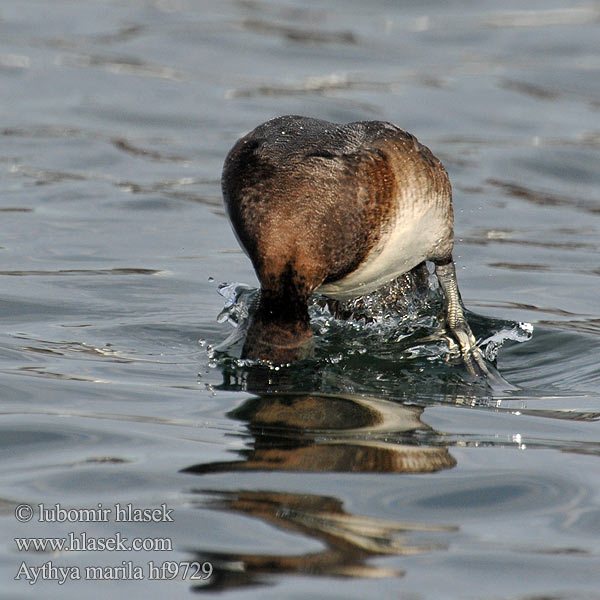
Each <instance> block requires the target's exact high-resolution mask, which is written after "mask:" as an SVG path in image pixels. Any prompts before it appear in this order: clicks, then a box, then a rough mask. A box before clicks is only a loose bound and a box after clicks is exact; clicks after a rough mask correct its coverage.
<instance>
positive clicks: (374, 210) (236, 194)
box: [222, 116, 472, 362]
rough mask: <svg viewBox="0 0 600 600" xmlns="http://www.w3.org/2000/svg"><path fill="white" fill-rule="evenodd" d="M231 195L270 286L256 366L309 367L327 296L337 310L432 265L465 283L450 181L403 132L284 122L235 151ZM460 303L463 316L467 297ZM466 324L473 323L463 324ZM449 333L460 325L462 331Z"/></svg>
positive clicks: (256, 327) (251, 340)
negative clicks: (317, 312)
mask: <svg viewBox="0 0 600 600" xmlns="http://www.w3.org/2000/svg"><path fill="white" fill-rule="evenodd" d="M222 187H223V196H224V200H225V206H226V208H227V211H228V214H229V217H230V219H231V222H232V225H233V228H234V231H235V233H236V235H237V237H238V240H239V241H240V244H241V245H242V247H243V248H244V250H245V251H246V253H247V254H248V256H249V257H250V259H251V260H252V264H253V265H254V269H255V271H256V273H257V276H258V279H259V281H260V284H261V294H260V300H259V303H258V306H257V308H256V311H255V312H254V314H253V316H252V318H251V323H250V326H249V330H248V334H247V339H246V343H245V347H244V351H243V353H244V355H245V356H247V357H249V358H261V359H267V360H273V361H278V362H288V361H290V360H295V359H297V358H301V357H302V356H304V355H305V354H306V352H307V350H308V347H309V344H310V341H311V333H310V324H309V317H308V308H307V303H308V298H309V296H310V295H311V294H312V293H313V292H315V291H317V290H318V291H319V292H321V293H323V294H325V295H327V296H330V297H332V298H338V299H347V298H352V297H356V296H362V295H365V294H367V293H369V292H371V291H373V290H375V289H377V288H379V287H380V286H382V285H384V284H386V283H388V282H389V281H391V280H392V279H394V278H395V277H397V276H399V275H401V274H402V273H405V272H407V271H410V270H411V269H413V268H415V267H417V266H418V265H420V264H421V263H423V261H425V260H431V261H433V262H434V263H435V264H436V266H440V268H441V270H443V269H444V268H445V269H446V271H447V270H448V269H449V267H448V266H447V265H451V266H452V268H451V269H450V271H451V273H449V275H448V277H446V278H445V279H446V280H448V281H450V280H453V281H454V283H455V276H454V269H453V265H452V247H453V212H452V199H451V187H450V182H449V179H448V175H447V173H446V171H445V169H444V167H443V166H442V164H441V163H440V161H439V160H437V159H436V158H435V157H434V156H433V154H432V153H431V152H430V151H429V149H428V148H426V147H425V146H423V145H422V144H420V143H419V142H418V141H417V140H416V138H415V137H414V136H412V135H411V134H409V133H407V132H405V131H403V130H401V129H399V128H398V127H396V126H395V125H392V124H390V123H384V122H380V121H365V122H356V123H349V124H346V125H338V124H335V123H330V122H327V121H322V120H317V119H311V118H306V117H299V116H285V117H279V118H276V119H273V120H271V121H268V122H267V123H264V124H262V125H259V126H258V127H257V128H256V129H254V130H253V131H252V132H250V133H249V134H248V135H246V136H245V137H243V138H242V139H240V140H239V141H238V142H237V143H236V144H235V146H234V147H233V148H232V150H231V151H230V153H229V155H228V156H227V159H226V161H225V166H224V169H223V177H222ZM438 276H439V273H438ZM440 282H441V283H442V287H443V288H444V282H442V281H441V280H440ZM444 289H445V288H444ZM450 292H451V293H454V291H453V290H450ZM447 295H448V294H447ZM455 296H456V298H455V301H454V302H453V303H451V304H453V305H452V306H451V307H450V308H451V310H453V311H454V312H456V307H455V306H454V305H456V306H459V307H460V298H459V295H458V288H457V287H456V291H455ZM457 318H458V320H459V321H461V323H462V322H463V321H464V318H463V317H462V312H460V315H458V317H457ZM450 321H452V317H451V315H449V319H448V323H449V326H450V328H451V329H452V325H451V324H450ZM466 327H467V328H468V325H467V326H466ZM468 335H469V336H470V337H471V338H472V336H471V334H470V330H469V331H468ZM461 347H462V344H461Z"/></svg>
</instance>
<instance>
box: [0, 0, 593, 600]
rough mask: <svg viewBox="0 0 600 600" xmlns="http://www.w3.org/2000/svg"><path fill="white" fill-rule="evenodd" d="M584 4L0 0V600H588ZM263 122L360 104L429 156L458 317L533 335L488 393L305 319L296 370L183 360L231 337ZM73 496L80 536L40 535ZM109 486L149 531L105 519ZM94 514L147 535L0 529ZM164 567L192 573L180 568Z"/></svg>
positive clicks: (589, 42)
mask: <svg viewBox="0 0 600 600" xmlns="http://www.w3.org/2000/svg"><path fill="white" fill-rule="evenodd" d="M599 17H600V12H599V11H598V7H597V6H596V5H595V4H594V3H588V2H585V1H575V2H569V3H564V2H563V3H560V2H555V1H552V0H547V1H545V2H530V3H528V4H527V6H526V7H524V5H523V4H522V3H518V2H514V1H513V2H508V3H507V2H498V1H493V0H487V1H485V2H461V3H452V4H448V3H443V2H437V1H431V2H427V3H424V4H423V3H417V4H408V3H398V2H388V1H386V0H376V1H372V2H369V3H364V2H355V1H354V0H347V1H346V2H341V1H340V0H327V1H326V2H323V1H319V2H317V1H316V0H315V1H309V2H299V1H297V0H288V1H280V2H275V1H270V2H269V1H257V2H254V1H251V2H243V1H240V2H229V1H221V2H216V1H214V2H211V1H208V0H206V1H203V2H193V1H192V0H153V1H152V0H128V1H126V2H105V1H102V2H101V1H96V0H87V1H85V2H78V3H72V2H67V1H66V0H55V1H54V2H51V3H50V2H42V1H35V0H31V1H29V2H17V1H14V0H13V1H9V0H3V1H1V2H0V78H1V86H0V117H1V118H0V170H1V174H2V176H1V179H0V181H1V190H2V193H1V194H0V212H1V213H2V215H1V221H0V226H1V232H2V235H1V237H0V240H1V241H0V246H1V249H0V321H1V322H2V328H1V331H0V382H1V385H2V387H1V389H2V396H1V398H2V405H1V406H2V419H1V421H0V427H1V435H0V445H1V446H2V450H3V460H2V464H1V467H0V468H1V469H2V479H1V482H2V483H1V486H2V487H1V492H0V494H1V495H0V498H1V500H0V508H1V511H0V517H1V521H2V531H3V532H4V537H3V544H2V546H1V550H0V565H1V567H2V571H3V582H4V583H3V591H4V593H5V595H6V597H10V598H33V597H39V596H42V597H50V598H52V597H58V596H59V595H60V597H61V598H74V597H81V596H84V597H86V598H87V597H89V598H96V597H98V598H100V597H106V596H107V595H117V594H118V597H125V596H127V597H129V598H147V597H151V598H154V597H157V598H163V597H173V598H179V597H187V596H189V595H190V594H191V593H193V592H203V593H205V594H210V593H211V592H214V591H217V590H220V591H221V592H222V594H221V595H222V596H224V597H231V598H244V599H247V598H255V597H256V598H258V597H260V598H339V597H345V598H365V597H368V596H371V595H373V594H377V595H378V597H382V598H406V599H417V598H418V599H435V600H437V599H445V598H448V599H461V600H462V599H467V598H494V599H495V598H498V599H501V598H506V599H508V598H510V599H531V598H541V597H551V598H565V599H567V598H568V599H573V598H575V599H580V598H585V599H589V598H600V591H599V590H600V575H598V573H599V572H600V570H599V568H598V565H599V555H600V541H599V540H600V476H599V475H598V473H599V470H598V456H599V454H600V430H599V426H598V418H599V416H600V395H599V387H600V386H599V383H600V370H599V368H598V355H599V350H600V337H599V334H600V313H599V311H598V299H597V298H598V289H599V279H598V277H599V275H600V271H599V269H598V249H599V248H598V239H599V238H598V230H599V217H600V196H599V189H600V185H599V184H600V175H599V173H598V168H597V167H598V164H599V160H598V159H599V154H600V150H599V148H600V116H599V115H600V113H599V110H600V77H599V70H600V62H599V60H598V54H597V45H598V39H599V34H600V32H599V29H598V21H599ZM286 113H287V114H290V113H296V114H307V115H311V116H315V117H319V118H325V119H330V120H334V121H350V120H359V119H386V120H390V121H393V122H395V123H397V124H398V125H400V126H401V127H404V128H405V129H407V130H409V131H411V132H412V133H414V134H415V135H417V136H418V137H419V139H420V140H421V141H422V142H423V143H425V144H426V145H428V146H429V147H430V148H431V149H432V150H433V151H434V153H435V154H436V155H438V156H439V157H440V158H441V159H442V160H443V162H444V163H445V165H446V166H447V168H448V170H449V172H450V176H451V179H452V182H453V187H454V196H455V211H456V238H457V245H456V252H455V258H456V259H457V266H458V276H459V282H460V285H461V291H462V294H463V297H464V299H465V301H466V304H467V306H468V308H469V309H470V310H472V311H474V312H475V313H476V314H478V315H484V317H485V318H484V320H483V321H479V325H480V326H481V328H482V330H485V331H491V330H497V331H500V332H504V333H502V335H505V334H506V331H507V330H506V329H505V328H504V325H505V323H506V322H510V323H518V322H522V321H523V322H531V323H533V325H534V327H535V333H534V336H533V338H532V339H531V340H529V341H527V342H525V343H521V344H516V343H514V342H513V343H511V342H510V341H508V342H506V343H505V345H504V346H503V347H502V348H501V349H500V351H499V354H498V364H497V367H498V370H499V372H500V373H501V375H502V377H503V378H504V379H505V380H506V381H507V382H509V383H510V384H511V386H513V388H514V389H506V388H504V389H496V388H490V387H489V386H487V385H484V384H482V383H481V382H476V381H472V380H469V378H468V377H465V374H464V372H463V371H462V370H461V369H460V366H457V365H453V364H448V363H446V362H445V360H443V359H440V358H437V355H434V356H428V355H427V354H426V353H424V354H420V355H416V356H415V355H407V354H406V353H405V354H404V355H403V354H402V352H400V354H396V352H395V350H396V349H400V350H401V349H402V348H403V347H402V343H401V342H402V340H400V341H398V344H399V345H398V346H394V345H393V343H394V342H393V340H390V344H389V345H386V344H383V343H382V342H381V338H380V337H379V338H378V337H377V332H373V331H371V330H369V333H368V335H366V334H365V331H364V330H361V329H352V327H351V326H346V327H345V326H344V325H343V324H340V323H337V322H329V323H328V324H325V323H324V322H323V319H324V320H325V321H327V319H326V318H325V317H322V316H319V315H316V321H315V327H322V328H323V331H322V332H318V335H319V337H318V340H317V341H318V347H317V350H318V352H317V357H316V359H315V361H314V362H312V363H308V364H306V365H300V366H296V367H293V368H288V369H280V370H278V371H276V370H274V369H269V368H262V369H261V368H259V369H247V368H245V367H243V366H239V365H238V364H237V363H236V361H235V360H225V359H222V358H219V359H217V358H214V357H213V358H211V356H214V351H215V347H217V348H218V346H219V344H222V343H223V341H224V340H226V338H227V337H228V336H229V335H230V334H231V332H232V327H231V325H230V324H229V323H228V322H227V321H226V320H224V321H222V322H218V321H217V316H218V315H219V313H220V312H221V311H222V310H223V308H224V304H225V301H224V299H223V297H222V296H221V295H220V294H219V293H218V287H219V285H220V284H221V283H222V282H229V283H231V282H243V283H244V284H246V285H248V286H250V287H254V286H256V279H255V277H254V274H253V272H252V269H251V266H250V264H249V262H248V260H247V259H246V258H245V256H244V255H243V254H242V252H241V251H240V250H239V247H238V245H237V243H236V241H235V239H234V237H233V234H232V233H231V230H230V227H229V224H228V222H227V220H226V217H225V215H224V211H223V208H222V204H221V199H220V185H219V177H220V170H221V166H222V162H223V159H224V156H225V154H226V152H227V151H228V149H229V148H230V147H231V145H232V144H233V143H234V141H235V140H236V139H237V138H238V137H239V136H240V135H242V134H243V133H245V132H247V131H248V130H250V129H251V128H253V127H254V126H255V125H256V124H258V123H260V122H262V121H264V120H266V119H268V118H270V117H272V116H275V115H278V114H286ZM319 319H322V320H319ZM496 325H498V327H495V326H496ZM387 331H388V330H387V329H386V328H385V327H383V329H382V332H381V335H387V333H386V332H387ZM508 331H509V332H510V328H509V329H508ZM387 346H389V347H387ZM409 354H410V353H409ZM434 354H435V353H434ZM99 503H100V504H101V505H102V507H104V508H108V509H110V513H109V516H110V518H109V519H108V520H107V521H97V522H81V521H79V522H69V521H65V522H61V523H58V522H52V521H51V522H40V521H39V512H38V508H37V506H38V505H39V504H43V505H44V506H46V507H54V506H55V505H56V504H58V505H59V506H60V507H62V508H63V509H75V508H88V509H92V508H97V507H98V504H99ZM117 503H119V504H120V505H121V506H127V505H131V507H132V508H157V509H159V508H160V507H161V506H162V505H163V504H164V505H165V510H167V509H169V510H170V509H172V511H173V512H172V515H173V517H174V521H173V522H171V521H169V520H168V519H167V518H165V517H164V516H163V517H160V516H159V518H158V519H157V520H155V521H149V522H133V521H129V522H123V521H118V522H117V521H116V517H117V514H116V504H117ZM20 504H27V505H31V506H32V507H33V509H34V510H33V516H32V519H31V521H28V522H23V523H22V522H19V521H17V519H16V518H15V507H16V506H17V505H20ZM117 531H118V532H120V534H121V535H122V536H123V537H127V538H128V539H129V540H132V539H133V538H140V539H151V540H152V539H155V538H161V539H166V540H169V541H170V542H171V548H172V549H168V548H165V547H163V548H158V547H157V545H156V544H155V545H154V547H153V548H154V549H148V546H146V548H147V549H146V551H115V552H111V551H108V550H96V551H94V550H87V551H78V552H75V551H73V552H66V551H62V552H61V551H49V550H48V551H46V552H41V551H37V552H34V551H29V552H27V551H25V550H21V551H19V550H18V548H17V545H16V543H15V541H14V538H15V537H39V538H45V537H49V538H61V537H65V536H67V535H68V534H69V533H70V532H72V533H74V534H76V535H80V534H82V533H86V535H87V536H88V537H90V538H93V539H96V540H97V539H101V538H111V537H113V538H114V536H115V534H116V532H117ZM148 543H150V544H151V543H152V542H147V544H148ZM186 562H191V563H192V564H193V563H194V562H198V564H199V567H198V569H200V568H201V567H202V566H203V565H204V566H205V567H206V569H207V572H208V571H209V570H212V574H211V576H210V577H209V578H207V579H203V576H204V572H202V571H201V570H198V569H196V571H194V572H193V573H192V572H191V571H190V572H188V579H187V580H185V581H184V580H182V579H183V570H184V568H185V564H186ZM49 563H51V565H50V566H52V567H54V568H58V567H62V568H63V569H64V568H65V567H71V569H70V570H69V571H68V574H69V575H70V577H69V578H67V581H65V582H64V584H62V585H59V583H58V582H57V581H56V580H52V579H51V577H52V576H53V573H52V572H51V571H50V566H46V571H39V573H38V574H39V577H38V580H37V582H36V583H35V584H34V585H30V583H28V578H29V579H30V580H32V578H33V573H34V571H32V570H31V571H23V570H22V565H23V564H25V565H26V567H27V569H30V568H33V567H41V566H43V565H45V564H46V565H48V564H49ZM209 564H210V569H209V568H208V566H207V565H209ZM163 565H166V566H163ZM94 566H95V567H107V569H105V570H104V571H102V574H103V576H104V577H105V580H104V581H97V580H96V581H92V576H93V575H94V574H95V573H96V575H98V573H97V572H95V571H93V570H92V571H86V568H89V567H94ZM157 566H163V570H162V571H152V567H157ZM116 567H121V568H122V570H121V571H117V570H116ZM134 567H138V568H139V569H141V576H142V579H139V580H136V579H134V576H135V569H134ZM111 568H112V570H111ZM192 569H194V567H192ZM77 572H79V574H80V577H81V579H79V580H76V579H75V580H74V579H73V577H74V575H75V574H76V573H77ZM18 573H21V576H20V579H17V580H15V579H14V578H15V577H16V576H18ZM111 574H112V575H113V578H114V579H116V580H117V581H108V580H106V577H107V576H109V575H111ZM139 574H140V573H138V575H139ZM191 574H196V575H197V578H196V579H195V580H190V579H189V575H191ZM71 576H73V577H71ZM86 576H87V578H86ZM98 576H99V575H98ZM151 576H154V578H153V579H151ZM169 578H171V580H170V581H167V580H168V579H169Z"/></svg>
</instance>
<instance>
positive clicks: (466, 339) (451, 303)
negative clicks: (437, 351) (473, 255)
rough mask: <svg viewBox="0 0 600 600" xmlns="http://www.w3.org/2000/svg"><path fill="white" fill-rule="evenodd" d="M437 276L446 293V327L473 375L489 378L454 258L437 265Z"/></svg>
mask: <svg viewBox="0 0 600 600" xmlns="http://www.w3.org/2000/svg"><path fill="white" fill-rule="evenodd" d="M435 274H436V276H437V278H438V281H439V282H440V286H441V288H442V291H443V292H444V297H445V303H446V327H447V328H448V330H449V333H451V334H452V335H453V336H454V338H455V339H456V341H457V342H458V346H459V348H460V353H461V356H462V358H463V361H464V363H465V366H466V367H467V370H468V371H469V373H471V374H472V375H478V376H481V375H484V376H488V375H489V374H490V371H489V369H488V367H487V365H486V364H485V360H484V358H483V355H482V353H481V350H479V348H478V347H477V342H476V341H475V336H474V335H473V333H472V332H471V328H470V327H469V324H468V323H467V320H466V319H465V314H464V310H463V304H462V299H461V297H460V291H459V289H458V281H457V279H456V269H455V268H454V261H453V260H452V257H450V259H449V260H448V261H445V262H439V263H438V262H436V263H435Z"/></svg>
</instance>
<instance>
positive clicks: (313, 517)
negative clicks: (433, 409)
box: [184, 394, 456, 589]
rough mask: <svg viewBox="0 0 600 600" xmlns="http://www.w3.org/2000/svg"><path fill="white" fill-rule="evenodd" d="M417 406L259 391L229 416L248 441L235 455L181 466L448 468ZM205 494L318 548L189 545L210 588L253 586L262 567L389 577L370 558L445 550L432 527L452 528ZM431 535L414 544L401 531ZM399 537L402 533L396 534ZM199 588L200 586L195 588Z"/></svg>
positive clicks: (286, 498) (315, 500) (325, 505)
mask: <svg viewBox="0 0 600 600" xmlns="http://www.w3.org/2000/svg"><path fill="white" fill-rule="evenodd" d="M422 411H423V409H422V408H419V407H416V406H403V405H401V404H396V403H393V402H390V401H387V400H382V399H378V398H368V397H358V396H357V397H352V396H348V397H340V396H333V397H332V396H316V395H283V394H266V395H263V396H259V397H254V398H250V399H249V400H248V401H246V402H245V403H244V404H243V405H242V406H241V407H239V408H238V409H236V410H234V411H232V412H230V413H229V416H230V417H231V418H234V419H238V420H242V421H245V422H246V423H247V427H248V431H249V433H250V434H251V435H252V438H253V443H252V447H251V448H249V449H248V450H243V451H240V452H239V454H240V455H241V456H240V460H236V461H231V462H213V463H200V464H197V465H193V466H190V467H188V468H186V469H184V472H186V473H194V474H196V475H204V474H208V473H228V472H236V471H248V470H261V471H302V472H346V473H348V472H352V473H424V472H433V471H438V470H440V469H448V468H452V467H454V466H455V464H456V461H455V459H454V458H453V457H452V456H451V455H450V453H449V452H448V449H447V447H446V446H444V445H443V444H442V443H441V442H440V440H439V436H438V434H437V432H435V431H433V430H432V429H431V428H430V427H428V426H427V425H425V424H424V423H423V422H421V420H420V416H421V413H422ZM197 493H198V494H199V495H201V496H204V495H209V496H210V498H211V499H210V500H200V501H199V504H200V505H201V506H203V507H207V506H208V507H209V508H212V509H217V510H223V511H227V512H234V513H239V514H243V515H246V516H251V517H255V518H258V519H261V520H263V521H265V522H267V523H269V524H271V525H273V526H275V527H278V528H279V529H282V530H285V531H287V532H293V533H298V534H302V535H304V536H309V537H311V538H313V539H316V540H318V541H320V542H322V543H323V544H324V546H325V547H324V549H323V550H321V551H319V552H311V553H308V554H300V555H298V554H284V553H282V554H280V555H279V554H278V555H271V554H269V555H265V554H262V553H260V550H257V552H256V553H245V554H236V553H227V552H212V551H210V550H207V549H198V550H197V555H198V559H199V560H210V561H211V563H212V564H213V565H214V567H215V575H214V577H213V578H212V579H211V580H210V581H209V584H208V587H209V588H210V589H224V588H229V587H233V586H246V585H253V584H259V583H261V575H265V574H268V573H278V574H280V573H307V574H308V573H310V574H318V575H338V576H339V575H343V576H349V577H389V576H398V575H400V574H401V572H399V571H398V570H390V569H386V568H380V567H376V566H372V565H369V564H368V560H369V559H370V558H373V557H375V556H386V555H388V556H389V555H404V554H415V553H420V552H430V551H433V550H437V549H442V548H445V544H444V542H443V540H440V539H439V535H440V533H441V532H448V531H454V530H455V527H452V526H438V525H423V524H417V525H415V524H407V523H400V522H396V521H383V520H379V519H372V518H367V517H361V516H358V515H354V514H352V513H349V512H347V511H346V510H344V507H343V504H342V502H341V501H340V500H339V499H337V498H333V497H329V496H322V495H314V494H294V493H288V492H279V491H268V490H264V491H254V490H253V491H247V490H237V491H225V490H215V489H204V488H200V489H198V490H197ZM417 532H419V533H418V535H420V536H424V535H426V534H425V533H422V532H429V535H431V533H432V532H433V533H434V534H435V535H436V539H435V540H434V541H433V542H432V541H429V540H425V541H421V542H415V541H411V540H409V539H407V535H406V534H412V535H413V536H414V535H417ZM403 534H404V535H403ZM200 589H204V588H200Z"/></svg>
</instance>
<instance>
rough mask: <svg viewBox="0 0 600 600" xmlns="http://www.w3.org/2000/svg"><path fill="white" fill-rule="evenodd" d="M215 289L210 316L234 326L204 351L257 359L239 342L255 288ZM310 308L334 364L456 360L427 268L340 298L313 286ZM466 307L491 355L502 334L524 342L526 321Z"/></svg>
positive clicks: (320, 346)
mask: <svg viewBox="0 0 600 600" xmlns="http://www.w3.org/2000/svg"><path fill="white" fill-rule="evenodd" d="M218 291H219V294H221V296H223V298H225V306H224V307H223V310H222V311H221V312H220V313H219V315H218V317H217V321H218V322H220V323H223V322H227V323H229V324H231V325H232V326H233V331H232V332H231V334H230V335H229V336H228V337H227V339H225V340H224V341H223V342H221V343H220V344H218V345H217V346H214V347H213V348H212V349H211V359H213V360H223V359H224V360H227V359H229V360H233V361H235V363H236V364H237V365H238V366H248V365H249V364H250V363H254V362H256V361H247V360H242V359H241V358H240V353H241V346H242V342H243V339H244V335H245V330H246V326H247V322H248V316H249V314H250V313H251V311H252V309H253V305H254V303H255V301H256V299H257V297H258V293H259V292H258V290H257V289H256V288H252V287H250V286H248V285H245V284H240V283H224V284H221V285H220V286H219V288H218ZM309 312H310V316H311V323H312V327H313V334H314V338H315V360H316V361H318V362H324V363H327V364H332V365H339V364H346V363H349V362H350V363H351V362H353V361H354V359H355V358H356V357H367V358H368V359H369V360H370V361H392V362H393V363H394V364H398V363H399V362H400V361H411V360H415V359H418V360H419V361H420V362H421V363H422V362H423V361H426V362H429V363H431V362H437V363H440V364H443V363H448V362H450V363H452V362H459V358H460V357H459V356H457V355H456V350H455V349H453V348H451V347H450V345H449V344H448V339H447V336H446V332H445V328H444V322H443V317H442V314H443V297H442V294H441V291H440V289H439V285H438V283H437V279H436V278H435V276H434V275H431V274H429V273H428V272H427V271H425V272H420V273H412V272H411V273H406V274H404V275H402V276H400V277H399V278H397V279H396V280H394V281H392V282H391V283H390V284H388V285H386V286H384V287H382V288H380V289H378V290H376V291H375V292H372V293H371V294H367V295H365V296H361V297H358V298H355V299H352V300H349V301H345V302H341V301H337V300H332V299H330V298H327V297H325V296H321V295H318V294H315V295H314V296H313V298H312V301H311V304H310V306H309ZM465 315H466V317H467V320H468V321H469V324H470V325H471V328H472V330H473V333H474V335H475V337H476V338H477V341H478V346H479V347H480V348H481V350H482V352H483V353H484V355H485V357H486V359H487V360H488V361H490V362H492V363H493V362H495V361H496V359H497V356H498V353H499V351H500V349H501V348H502V346H503V345H504V344H505V343H506V342H517V343H521V342H525V341H527V340H529V339H530V338H531V337H532V334H533V326H532V325H531V324H529V323H523V322H517V321H508V320H503V319H495V318H490V317H485V316H482V315H478V314H476V313H473V312H471V311H468V310H466V311H465ZM261 364H264V363H261ZM273 368H277V369H278V368H279V365H276V366H273ZM278 370H279V369H278Z"/></svg>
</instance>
